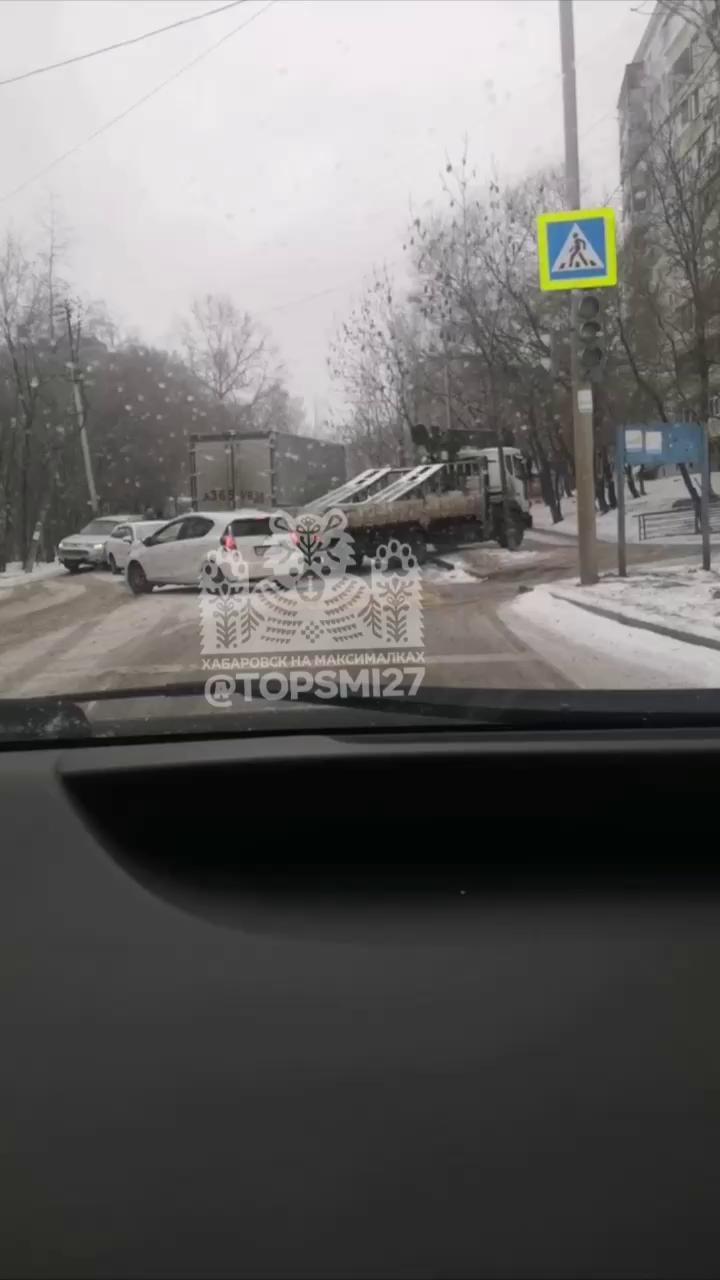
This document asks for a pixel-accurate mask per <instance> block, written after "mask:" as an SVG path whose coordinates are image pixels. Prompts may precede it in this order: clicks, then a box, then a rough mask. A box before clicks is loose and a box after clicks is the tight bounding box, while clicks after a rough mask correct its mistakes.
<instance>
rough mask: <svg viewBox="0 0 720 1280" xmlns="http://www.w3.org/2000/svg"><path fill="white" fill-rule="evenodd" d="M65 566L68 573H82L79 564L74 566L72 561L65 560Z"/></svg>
mask: <svg viewBox="0 0 720 1280" xmlns="http://www.w3.org/2000/svg"><path fill="white" fill-rule="evenodd" d="M63 565H64V567H65V568H66V569H67V571H68V573H79V572H80V565H79V564H73V563H72V561H70V560H63Z"/></svg>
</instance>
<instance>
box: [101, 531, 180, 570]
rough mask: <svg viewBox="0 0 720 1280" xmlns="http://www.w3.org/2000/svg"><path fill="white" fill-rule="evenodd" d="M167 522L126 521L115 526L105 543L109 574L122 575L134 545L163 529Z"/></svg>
mask: <svg viewBox="0 0 720 1280" xmlns="http://www.w3.org/2000/svg"><path fill="white" fill-rule="evenodd" d="M166 524H167V520H141V521H137V520H132V521H131V520H128V521H124V522H123V523H121V524H116V525H115V528H114V529H113V531H112V533H111V534H110V537H109V538H108V540H107V542H106V543H105V562H106V564H107V565H108V568H109V569H110V572H111V573H122V572H123V570H124V569H125V568H126V567H127V562H128V558H129V556H130V551H131V548H132V546H133V544H134V543H136V542H142V540H143V538H149V536H150V534H151V533H156V532H157V530H158V529H162V528H164V526H165V525H166Z"/></svg>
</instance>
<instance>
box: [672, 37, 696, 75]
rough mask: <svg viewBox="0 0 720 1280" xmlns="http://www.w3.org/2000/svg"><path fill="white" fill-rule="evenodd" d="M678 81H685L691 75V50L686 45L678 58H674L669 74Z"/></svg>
mask: <svg viewBox="0 0 720 1280" xmlns="http://www.w3.org/2000/svg"><path fill="white" fill-rule="evenodd" d="M670 74H671V75H672V76H675V77H676V79H678V80H686V79H687V77H688V76H689V75H692V48H691V46H690V45H688V47H687V49H683V51H682V53H681V54H680V57H679V58H676V59H675V61H674V62H673V65H672V70H671V72H670Z"/></svg>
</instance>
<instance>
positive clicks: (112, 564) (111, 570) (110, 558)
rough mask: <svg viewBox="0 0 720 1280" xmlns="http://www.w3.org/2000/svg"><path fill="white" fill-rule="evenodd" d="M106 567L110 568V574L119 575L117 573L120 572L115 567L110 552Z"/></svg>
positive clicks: (114, 561) (113, 558) (115, 564)
mask: <svg viewBox="0 0 720 1280" xmlns="http://www.w3.org/2000/svg"><path fill="white" fill-rule="evenodd" d="M108 566H109V568H110V572H111V573H119V572H120V570H119V569H118V567H117V563H116V560H115V557H114V555H113V554H112V552H111V553H110V555H109V556H108Z"/></svg>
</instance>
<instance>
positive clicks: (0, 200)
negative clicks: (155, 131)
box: [0, 0, 276, 204]
mask: <svg viewBox="0 0 720 1280" xmlns="http://www.w3.org/2000/svg"><path fill="white" fill-rule="evenodd" d="M275 3H276V0H268V3H267V4H264V5H263V7H262V9H258V10H257V12H256V13H253V14H252V15H251V17H249V18H246V19H245V21H244V22H239V23H238V24H237V26H235V27H232V28H231V30H230V31H226V32H225V35H224V36H221V37H220V39H219V40H216V41H215V43H214V44H211V45H208V47H207V49H203V51H202V53H199V54H197V55H196V57H194V58H191V59H190V61H189V62H186V63H184V65H183V66H182V67H179V68H178V70H177V71H174V72H173V74H172V75H171V76H168V77H167V79H165V80H161V82H160V84H156V85H155V87H154V88H153V89H150V90H149V91H148V92H147V93H144V94H143V96H142V97H141V98H138V99H137V100H136V101H135V102H131V104H130V106H129V107H125V109H124V111H120V112H119V113H118V114H117V115H116V116H113V117H112V119H110V120H106V121H105V123H104V124H101V125H100V126H99V127H98V128H97V129H95V130H93V132H92V133H90V134H88V136H87V138H83V139H82V140H81V141H80V142H76V143H75V144H74V146H72V147H68V149H67V151H63V152H62V154H61V155H59V156H55V159H54V160H50V161H49V162H48V164H46V165H44V166H43V168H42V169H38V170H37V172H36V173H33V174H32V175H31V176H30V177H29V178H26V179H25V181H24V182H21V183H20V184H19V185H18V186H17V187H13V189H12V191H6V192H5V194H4V195H3V196H0V204H4V203H5V201H6V200H11V199H12V197H13V196H17V195H20V192H21V191H25V189H26V188H27V187H29V186H32V184H33V182H37V181H38V179H39V178H44V177H45V174H46V173H49V172H50V171H51V169H55V168H56V167H57V165H59V164H62V163H63V161H64V160H68V159H69V158H70V156H73V155H75V153H76V152H77V151H80V150H81V149H82V148H83V147H86V146H87V145H88V143H89V142H94V140H95V139H96V138H99V137H100V135H101V134H103V133H107V131H108V129H112V127H113V125H116V124H119V123H120V121H121V120H125V119H126V117H127V116H129V115H130V113H131V112H133V111H136V110H137V108H138V107H141V106H143V104H144V103H146V102H149V101H150V99H151V98H154V97H155V95H156V94H158V93H160V92H161V91H162V90H163V89H166V88H167V87H168V85H169V84H172V83H173V82H174V81H175V80H178V79H179V78H180V76H182V75H184V74H185V72H186V71H190V70H191V69H192V67H196V66H197V64H198V63H199V62H202V60H203V58H207V56H208V54H210V53H214V52H215V50H216V49H219V48H220V45H221V44H224V43H225V41H226V40H230V39H231V38H232V36H234V35H237V33H238V31H242V30H244V28H245V27H249V26H250V24H251V22H254V21H255V19H256V18H261V17H262V15H263V14H264V13H267V11H268V9H271V8H272V6H273V5H274V4H275Z"/></svg>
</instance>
